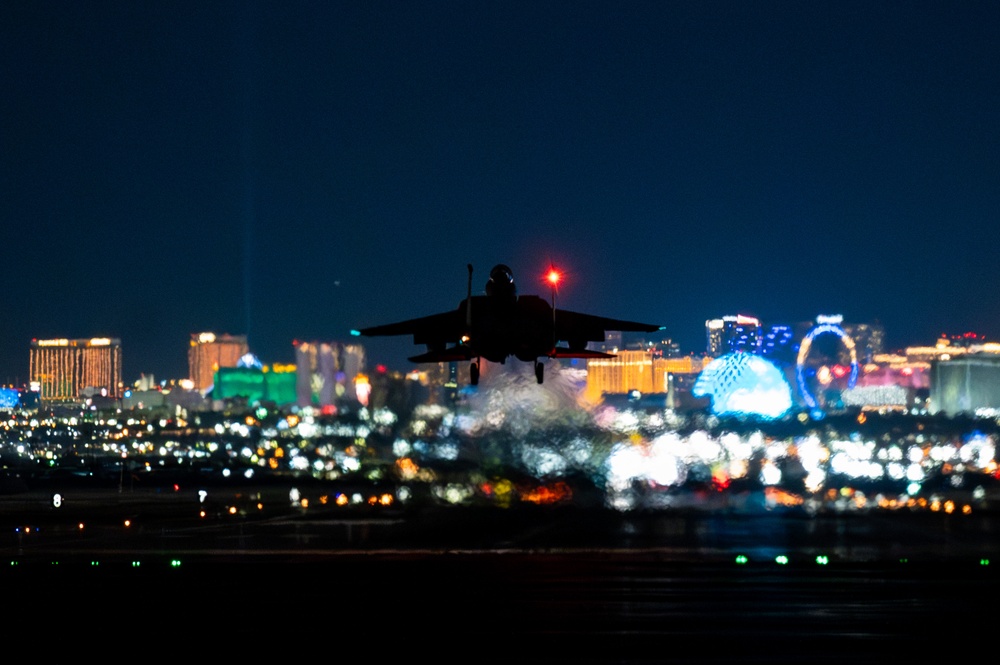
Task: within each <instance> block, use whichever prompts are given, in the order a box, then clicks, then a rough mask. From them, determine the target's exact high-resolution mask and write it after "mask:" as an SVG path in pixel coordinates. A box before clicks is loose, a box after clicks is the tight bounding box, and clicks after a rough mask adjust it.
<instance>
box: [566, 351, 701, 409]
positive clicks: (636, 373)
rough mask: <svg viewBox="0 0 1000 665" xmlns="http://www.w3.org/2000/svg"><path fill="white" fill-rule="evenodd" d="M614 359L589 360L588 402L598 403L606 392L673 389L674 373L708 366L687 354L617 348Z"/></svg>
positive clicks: (664, 390) (698, 370)
mask: <svg viewBox="0 0 1000 665" xmlns="http://www.w3.org/2000/svg"><path fill="white" fill-rule="evenodd" d="M615 354H616V355H615V357H614V358H599V359H593V360H589V361H588V362H587V388H586V391H585V396H586V398H587V400H588V401H590V402H592V403H598V402H600V400H601V397H602V395H604V394H605V393H608V394H624V393H628V392H631V391H633V390H638V391H639V392H640V393H644V394H652V393H666V392H669V378H668V377H669V376H670V375H672V374H698V373H699V372H701V370H702V369H703V368H704V366H705V361H704V359H702V358H696V357H693V356H684V357H681V358H661V357H659V356H657V355H656V354H655V353H653V352H651V351H617V352H615Z"/></svg>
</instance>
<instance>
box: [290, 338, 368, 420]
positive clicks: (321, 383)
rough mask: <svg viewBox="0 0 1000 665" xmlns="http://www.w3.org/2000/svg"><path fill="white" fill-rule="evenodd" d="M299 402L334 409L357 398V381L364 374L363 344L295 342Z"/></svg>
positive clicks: (300, 404) (302, 404) (299, 403)
mask: <svg viewBox="0 0 1000 665" xmlns="http://www.w3.org/2000/svg"><path fill="white" fill-rule="evenodd" d="M292 344H293V346H294V347H295V365H296V367H297V373H298V378H297V381H296V389H295V393H296V400H295V401H296V403H297V404H298V405H299V406H308V405H315V406H321V407H322V406H330V405H331V404H334V403H335V401H336V400H338V399H340V398H342V397H347V398H350V399H355V398H356V397H357V395H356V394H355V388H354V379H355V377H357V376H358V374H361V373H362V372H363V371H364V366H365V351H364V347H362V346H361V345H360V344H344V343H342V342H302V341H299V340H296V341H294V342H293V343H292Z"/></svg>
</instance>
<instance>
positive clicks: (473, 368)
mask: <svg viewBox="0 0 1000 665" xmlns="http://www.w3.org/2000/svg"><path fill="white" fill-rule="evenodd" d="M469 383H471V384H472V385H474V386H478V385H479V363H477V362H475V363H472V364H471V365H469Z"/></svg>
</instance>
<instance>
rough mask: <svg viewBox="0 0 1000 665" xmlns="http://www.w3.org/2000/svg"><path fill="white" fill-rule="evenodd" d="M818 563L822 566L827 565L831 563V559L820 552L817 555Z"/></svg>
mask: <svg viewBox="0 0 1000 665" xmlns="http://www.w3.org/2000/svg"><path fill="white" fill-rule="evenodd" d="M816 563H818V564H819V565H821V566H825V565H826V564H828V563H830V559H829V557H827V556H826V555H824V554H819V555H817V556H816Z"/></svg>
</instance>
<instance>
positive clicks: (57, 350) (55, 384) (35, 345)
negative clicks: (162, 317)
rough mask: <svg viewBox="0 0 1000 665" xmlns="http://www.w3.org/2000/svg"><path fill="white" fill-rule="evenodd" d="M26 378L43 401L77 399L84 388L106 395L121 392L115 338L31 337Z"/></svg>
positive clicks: (119, 354) (119, 348)
mask: <svg viewBox="0 0 1000 665" xmlns="http://www.w3.org/2000/svg"><path fill="white" fill-rule="evenodd" d="M28 374H29V381H31V383H32V384H37V385H38V388H39V396H40V398H41V399H43V400H46V401H48V400H72V399H78V398H79V397H80V396H81V395H82V394H83V392H84V391H85V390H86V389H93V390H95V391H96V392H98V393H100V394H101V395H103V396H106V397H112V398H119V397H121V393H122V344H121V340H119V339H109V338H107V337H94V338H92V339H33V340H31V359H30V363H29V370H28Z"/></svg>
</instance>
